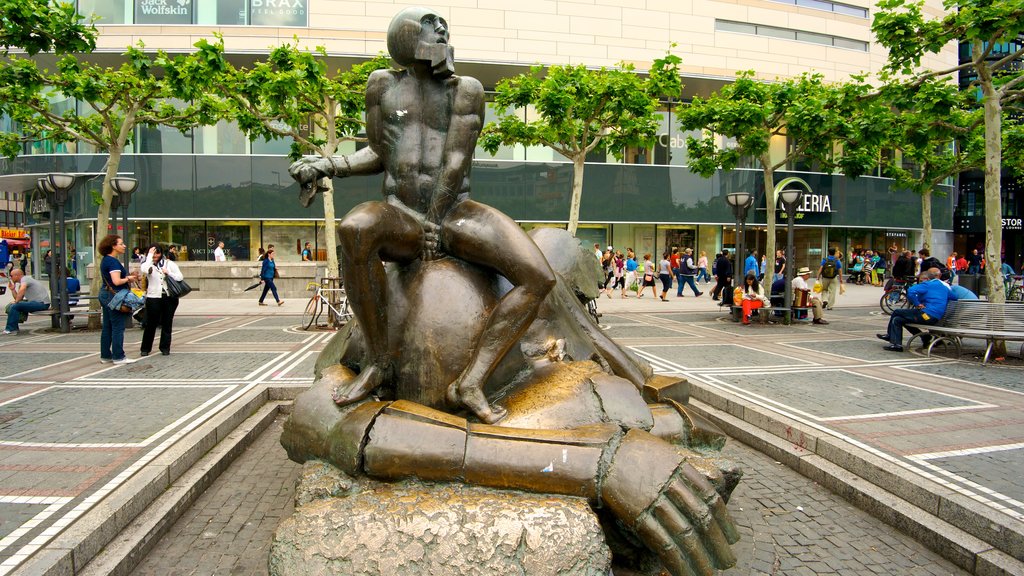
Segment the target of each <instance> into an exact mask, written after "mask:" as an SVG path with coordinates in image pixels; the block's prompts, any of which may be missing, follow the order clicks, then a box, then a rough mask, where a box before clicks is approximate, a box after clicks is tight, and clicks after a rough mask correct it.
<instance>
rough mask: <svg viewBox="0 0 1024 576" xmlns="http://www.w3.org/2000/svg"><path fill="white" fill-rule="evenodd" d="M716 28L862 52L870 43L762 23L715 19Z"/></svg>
mask: <svg viewBox="0 0 1024 576" xmlns="http://www.w3.org/2000/svg"><path fill="white" fill-rule="evenodd" d="M715 30H718V31H719V32H733V33H736V34H754V35H756V36H765V37H768V38H781V39H783V40H795V41H797V42H808V43H811V44H820V45H824V46H832V47H834V48H844V49H846V50H857V51H860V52H867V51H868V43H867V42H864V41H863V40H856V39H853V38H843V37H840V36H830V35H827V34H818V33H816V32H805V31H803V30H792V29H789V28H780V27H778V26H764V25H762V24H748V23H746V22H732V21H729V20H715Z"/></svg>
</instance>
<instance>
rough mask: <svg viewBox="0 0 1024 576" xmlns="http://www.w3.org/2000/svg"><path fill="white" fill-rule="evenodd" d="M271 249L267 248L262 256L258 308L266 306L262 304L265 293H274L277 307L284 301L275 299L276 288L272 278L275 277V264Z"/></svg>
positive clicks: (275, 297)
mask: <svg viewBox="0 0 1024 576" xmlns="http://www.w3.org/2000/svg"><path fill="white" fill-rule="evenodd" d="M274 252H275V250H274V249H273V248H269V249H268V250H267V252H266V253H265V254H264V255H263V266H262V267H261V268H260V280H262V281H263V294H260V302H259V304H260V306H266V304H264V303H263V299H264V298H266V297H267V292H268V291H271V292H273V293H274V300H277V305H278V306H280V305H281V304H284V300H281V299H280V298H278V297H277V286H276V285H275V284H274V278H275V277H277V262H274Z"/></svg>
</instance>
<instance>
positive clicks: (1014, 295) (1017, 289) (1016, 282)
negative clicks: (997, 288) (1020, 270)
mask: <svg viewBox="0 0 1024 576" xmlns="http://www.w3.org/2000/svg"><path fill="white" fill-rule="evenodd" d="M1004 284H1005V285H1006V301H1007V302H1024V275H1020V274H1017V275H1014V276H1010V277H1008V278H1007V280H1006V282H1005V283H1004Z"/></svg>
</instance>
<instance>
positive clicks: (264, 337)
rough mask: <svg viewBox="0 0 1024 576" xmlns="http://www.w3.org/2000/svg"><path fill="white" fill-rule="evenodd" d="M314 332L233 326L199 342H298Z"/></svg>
mask: <svg viewBox="0 0 1024 576" xmlns="http://www.w3.org/2000/svg"><path fill="white" fill-rule="evenodd" d="M296 325H297V324H296ZM312 334H313V333H312V332H309V333H307V332H287V331H285V330H284V329H282V328H248V327H246V328H233V329H231V330H229V331H228V332H226V333H223V334H217V335H216V336H213V337H212V338H206V339H204V340H202V341H201V342H199V344H202V343H204V342H218V341H221V342H231V343H236V342H238V343H240V342H254V343H259V342H268V343H274V344H277V343H297V342H302V341H303V340H305V339H307V338H309V337H310V336H311V335H312Z"/></svg>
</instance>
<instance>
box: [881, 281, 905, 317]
mask: <svg viewBox="0 0 1024 576" xmlns="http://www.w3.org/2000/svg"><path fill="white" fill-rule="evenodd" d="M913 285H914V279H913V278H890V279H889V281H888V282H887V283H886V284H885V289H884V290H883V291H882V297H881V298H880V299H879V300H878V305H879V307H881V308H882V312H885V313H886V314H888V315H892V311H893V310H899V309H900V308H910V300H907V289H909V288H910V287H911V286H913Z"/></svg>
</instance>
